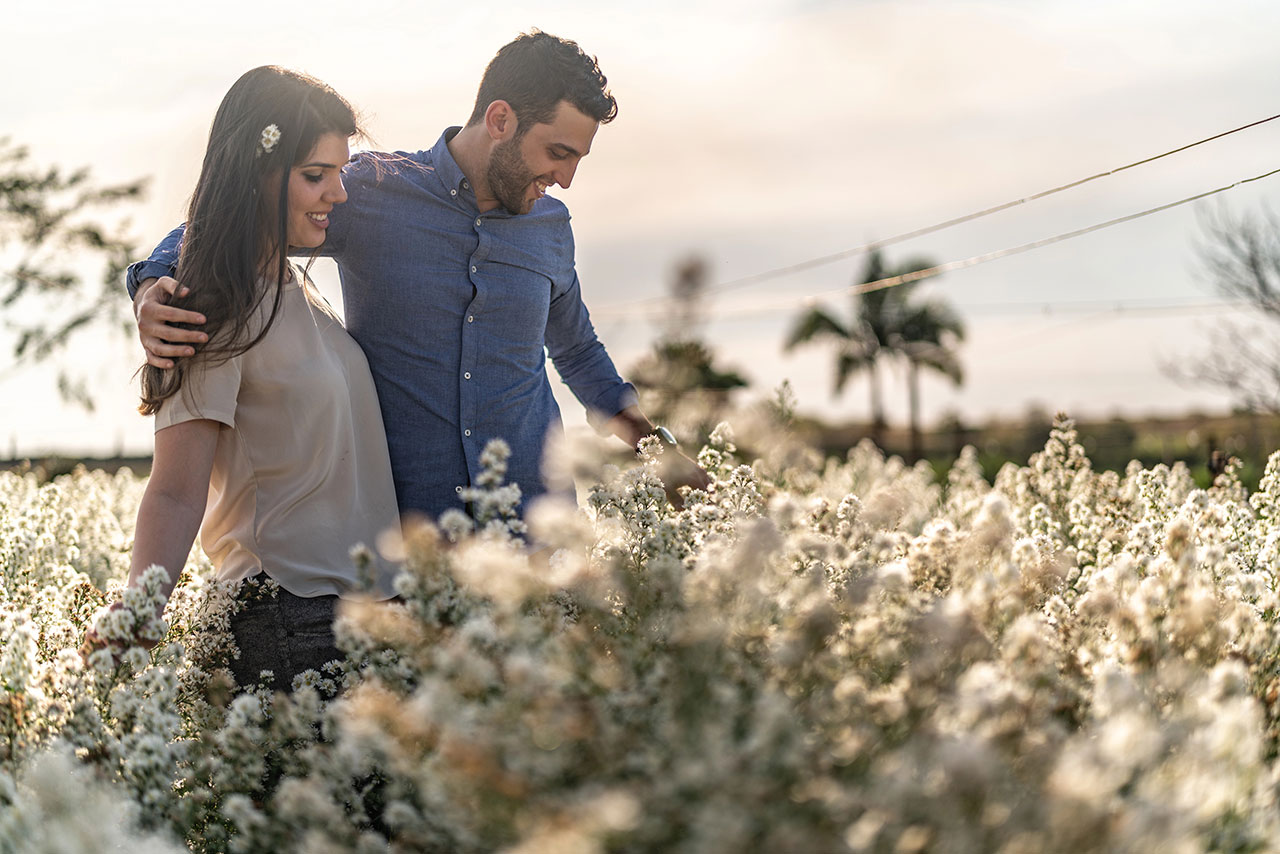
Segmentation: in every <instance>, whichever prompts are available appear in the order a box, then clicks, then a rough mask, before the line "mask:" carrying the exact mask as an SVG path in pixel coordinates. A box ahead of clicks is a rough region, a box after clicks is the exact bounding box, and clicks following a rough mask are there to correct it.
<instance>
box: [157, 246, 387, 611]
mask: <svg viewBox="0 0 1280 854" xmlns="http://www.w3.org/2000/svg"><path fill="white" fill-rule="evenodd" d="M271 302H272V299H271V295H268V297H267V298H266V299H265V300H264V303H265V304H264V306H263V307H262V308H261V309H260V311H259V314H258V317H257V318H256V322H257V323H258V324H260V323H261V322H262V320H263V319H265V317H266V316H267V314H268V313H269V312H270V308H271ZM256 328H257V329H261V325H258V326H257V327H256ZM252 329H253V325H252V324H251V330H252ZM197 419H209V420H212V421H217V422H219V423H220V424H221V425H222V427H221V429H220V430H219V431H218V445H217V449H216V451H215V453H214V460H213V473H212V476H211V477H210V479H209V502H208V505H207V507H206V509H205V514H204V520H203V522H202V524H201V527H200V540H201V544H202V545H203V546H204V550H205V553H206V554H208V555H209V558H210V559H211V560H212V561H213V564H214V566H215V567H217V577H218V579H219V580H228V581H230V580H237V579H241V578H247V577H249V576H252V575H254V574H256V573H257V572H258V571H259V570H263V571H265V572H266V574H267V575H269V576H271V578H273V579H275V580H276V581H277V582H279V584H280V586H281V587H283V588H284V589H286V590H288V591H289V592H290V593H293V594H294V595H297V596H322V595H326V594H337V595H338V596H350V595H352V594H353V593H356V592H358V591H359V589H360V587H359V579H358V577H357V570H356V567H355V561H354V560H353V558H352V554H351V553H352V549H353V548H354V547H355V546H357V545H364V546H367V547H368V548H369V550H370V551H371V552H372V553H373V554H374V564H373V566H372V567H371V570H372V576H373V579H374V589H373V591H372V592H371V595H372V596H374V598H378V599H386V598H390V597H391V596H393V595H394V593H395V591H394V589H393V587H392V580H393V577H394V574H395V569H396V568H395V566H394V564H393V563H392V562H391V561H390V560H389V559H388V557H387V555H385V554H384V553H385V552H387V551H388V550H390V549H394V548H396V547H397V546H395V545H394V544H395V543H398V540H399V534H400V522H399V515H398V513H397V509H396V496H395V487H394V485H393V482H392V479H391V462H390V459H389V458H388V456H387V439H386V434H385V432H384V431H383V426H382V413H381V410H380V409H379V407H378V397H377V393H376V392H375V390H374V387H373V378H372V376H371V375H370V374H369V365H368V363H367V362H366V361H365V357H364V353H363V352H362V351H361V350H360V347H359V345H358V344H356V342H355V341H354V340H353V339H352V338H351V336H350V335H348V334H347V331H346V329H344V328H343V326H342V323H341V321H340V320H339V319H338V317H337V315H335V314H334V312H333V310H332V309H331V308H330V307H329V305H328V303H326V302H325V301H324V298H323V297H321V296H320V295H319V294H318V293H317V292H316V290H315V285H314V284H312V283H311V282H310V280H308V279H306V278H305V276H304V275H303V274H302V273H301V271H298V270H295V271H294V278H293V280H292V281H291V282H289V283H286V284H285V286H284V292H283V294H282V295H281V303H280V309H279V313H278V314H277V315H276V318H275V322H274V323H272V325H271V328H270V329H269V330H268V331H267V334H266V336H265V337H263V339H262V340H261V341H259V342H258V343H257V344H256V345H254V346H253V347H251V348H250V349H249V350H248V351H247V352H245V353H242V354H241V355H239V356H236V357H234V358H232V359H229V360H227V361H225V362H221V363H218V364H204V363H200V364H198V365H197V366H196V367H195V368H194V369H193V370H192V371H191V372H189V373H188V375H187V376H186V378H185V379H184V381H183V385H182V389H181V390H180V391H179V392H178V393H177V394H176V395H174V396H173V397H170V398H169V399H168V400H166V401H165V402H164V403H163V405H162V406H161V408H160V411H159V412H158V413H156V419H155V429H156V432H159V431H161V430H164V429H165V428H167V427H171V426H173V425H175V424H181V423H182V422H184V421H192V420H197ZM389 544H391V545H389Z"/></svg>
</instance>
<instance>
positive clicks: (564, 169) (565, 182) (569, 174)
mask: <svg viewBox="0 0 1280 854" xmlns="http://www.w3.org/2000/svg"><path fill="white" fill-rule="evenodd" d="M577 171H578V163H577V161H574V162H573V163H570V164H568V165H565V166H561V167H560V168H559V169H557V170H556V183H557V184H559V185H560V186H561V187H564V188H565V189H566V190H567V189H569V185H570V184H572V183H573V176H574V173H576V172H577Z"/></svg>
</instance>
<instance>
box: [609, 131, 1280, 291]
mask: <svg viewBox="0 0 1280 854" xmlns="http://www.w3.org/2000/svg"><path fill="white" fill-rule="evenodd" d="M1276 119H1280V113H1278V114H1276V115H1274V116H1269V117H1268V118H1265V119H1259V120H1258V121H1256V122H1249V123H1248V124H1245V125H1240V127H1236V128H1232V129H1231V130H1226V131H1223V132H1221V133H1216V134H1214V135H1213V136H1207V137H1205V138H1204V139H1198V140H1196V141H1195V142H1189V143H1187V144H1186V145H1181V146H1178V147H1177V148H1173V149H1170V150H1169V151H1164V152H1161V153H1160V154H1155V155H1152V156H1151V157H1144V158H1143V159H1141V160H1135V161H1134V162H1132V163H1126V164H1125V165H1123V166H1118V167H1116V168H1115V169H1109V170H1107V171H1106V172H1099V173H1097V174H1095V175H1090V176H1088V177H1086V178H1079V179H1077V180H1075V181H1070V182H1068V183H1066V184H1060V185H1059V186H1057V187H1050V188H1049V189H1047V190H1041V191H1040V192H1038V193H1032V194H1031V195H1029V196H1024V197H1022V198H1020V199H1014V200H1013V201H1009V202H1004V203H1002V204H998V205H994V206H992V207H989V208H983V209H982V210H979V211H973V212H972V213H967V214H964V215H962V216H958V217H954V218H952V219H948V220H944V221H942V222H938V223H934V224H933V225H926V226H924V227H922V228H916V229H913V230H911V231H904V232H902V233H901V234H895V235H893V236H892V237H886V238H883V239H881V240H873V241H871V242H870V243H864V244H862V245H861V246H855V247H853V248H852V249H844V250H842V251H840V252H833V253H831V254H830V255H820V256H818V257H816V258H810V259H808V260H807V261H800V262H798V263H795V264H789V265H787V266H785V267H776V268H774V269H772V270H765V271H764V272H761V273H753V274H751V275H749V276H743V277H741V278H738V279H730V280H729V281H727V282H721V283H719V284H716V285H712V286H711V287H709V288H707V289H706V290H705V291H704V293H706V294H716V293H723V292H725V291H730V290H735V289H737V288H742V287H746V286H747V285H753V284H756V283H758V282H763V281H767V280H769V279H776V278H780V277H782V276H789V275H792V274H793V273H800V272H803V271H805V270H811V269H813V268H814V267H821V266H825V265H826V264H832V263H835V262H836V261H843V260H844V259H846V258H852V257H854V256H857V255H865V254H866V253H868V252H873V251H875V250H877V249H880V248H882V247H885V246H892V245H893V244H895V243H902V242H904V241H906V240H911V239H913V238H916V237H923V236H924V235H926V234H933V233H934V232H938V231H942V230H943V229H947V228H951V227H952V226H956V225H961V224H963V223H966V222H972V221H973V220H975V219H981V218H982V217H984V216H990V215H991V214H995V213H999V212H1000V211H1004V210H1008V209H1009V208H1013V207H1017V206H1018V205H1024V204H1026V203H1027V202H1034V201H1036V200H1037V199H1043V198H1045V197H1046V196H1052V195H1054V194H1056V193H1061V192H1065V191H1066V190H1072V189H1075V188H1076V187H1079V186H1082V185H1084V184H1088V183H1089V182H1091V181H1097V180H1098V179H1100V178H1106V177H1109V176H1111V175H1116V174H1119V173H1121V172H1124V171H1126V170H1128V169H1134V168H1136V167H1138V166H1145V165H1146V164H1148V163H1154V162H1155V161H1157V160H1162V159H1163V158H1165V157H1171V156H1173V155H1175V154H1180V153H1182V152H1184V151H1187V150H1188V149H1192V148H1195V147H1196V146H1199V145H1204V144H1206V143H1209V142H1214V141H1215V140H1219V139H1222V138H1223V137H1226V136H1230V135H1231V134H1233V133H1239V132H1241V131H1245V130H1249V129H1250V128H1255V127H1258V126H1259V125H1264V124H1266V123H1267V122H1273V121H1275V120H1276ZM1259 177H1266V176H1265V175H1264V176H1259ZM1250 180H1258V179H1257V178H1254V179H1250ZM1239 183H1245V182H1239ZM1232 186H1236V185H1234V184H1233V185H1232ZM1227 189H1230V188H1227ZM1207 195H1212V194H1207ZM1198 198H1203V197H1198ZM1175 204H1180V203H1175ZM1172 206H1173V205H1170V207H1172ZM1099 227H1100V228H1105V225H1104V226H1099ZM1064 239H1065V238H1064ZM669 299H670V298H669V297H665V296H657V297H648V298H645V299H639V300H632V301H631V302H628V303H620V304H618V305H615V306H608V308H622V307H624V306H636V305H644V304H647V303H665V302H667V301H668V300H669Z"/></svg>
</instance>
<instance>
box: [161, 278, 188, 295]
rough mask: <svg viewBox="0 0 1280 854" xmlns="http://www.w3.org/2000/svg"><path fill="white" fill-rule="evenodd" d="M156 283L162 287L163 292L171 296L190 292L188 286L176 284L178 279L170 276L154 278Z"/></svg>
mask: <svg viewBox="0 0 1280 854" xmlns="http://www.w3.org/2000/svg"><path fill="white" fill-rule="evenodd" d="M156 284H157V285H159V286H160V287H161V288H163V289H164V292H165V293H167V294H168V295H169V296H171V297H174V296H179V297H184V296H186V295H187V294H189V293H190V292H191V289H190V288H184V287H183V286H182V285H180V284H178V280H177V279H175V278H173V277H172V276H161V277H160V278H158V279H156Z"/></svg>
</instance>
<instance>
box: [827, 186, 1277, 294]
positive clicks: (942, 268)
mask: <svg viewBox="0 0 1280 854" xmlns="http://www.w3.org/2000/svg"><path fill="white" fill-rule="evenodd" d="M1276 174H1280V169H1272V170H1271V171H1270V172H1264V173H1263V174H1261V175H1254V176H1253V177H1252V178H1241V179H1240V180H1239V181H1236V182H1235V183H1234V184H1228V185H1226V186H1225V187H1218V188H1217V189H1214V190H1206V191H1205V192H1203V193H1196V194H1195V195H1194V196H1187V197H1186V198H1185V199H1178V201H1176V202H1169V203H1168V204H1164V205H1160V206H1158V207H1154V208H1148V209H1147V210H1145V211H1138V212H1137V213H1132V214H1128V215H1126V216H1121V217H1116V218H1115V219H1109V220H1107V221H1106V222H1100V223H1097V224H1095V225H1090V226H1086V227H1085V228H1077V229H1076V230H1075V231H1068V232H1064V233H1062V234H1055V235H1054V236H1052V237H1043V238H1041V239H1039V240H1033V241H1031V242H1030V243H1024V244H1022V245H1021V246H1013V247H1010V248H1008V249H998V250H996V251H995V252H988V253H986V254H984V255H974V256H973V257H971V258H964V259H962V260H959V261H948V262H947V263H945V264H938V265H937V266H934V267H926V268H925V269H923V270H916V271H914V272H911V273H904V274H903V275H901V276H889V277H887V278H884V279H877V280H876V281H874V282H864V283H863V284H860V285H853V286H852V287H849V288H840V289H839V290H847V291H848V292H849V293H851V294H867V293H871V292H872V291H879V290H884V289H885V288H893V287H897V286H898V285H905V284H907V283H909V282H917V281H919V280H920V279H924V278H927V277H929V276H936V275H938V274H940V273H947V272H950V271H951V270H961V269H964V268H965V267H973V266H976V265H978V264H985V263H986V262H987V261H994V260H996V259H997V258H1007V257H1008V256H1010V255H1019V254H1021V253H1023V252H1029V251H1031V250H1032V249H1040V248H1041V247H1044V246H1050V245H1052V244H1054V243H1061V242H1062V241H1064V240H1071V239H1072V238H1074V237H1081V236H1083V235H1086V234H1092V233H1093V232H1095V231H1101V230H1102V229H1104V228H1110V227H1111V226H1113V225H1120V224H1122V223H1126V222H1132V221H1133V220H1135V219H1141V218H1142V217H1144V216H1151V215H1152V214H1156V213H1160V212H1161V211H1167V210H1169V209H1171V208H1176V207H1179V206H1180V205H1186V204H1190V203H1191V202H1198V201H1200V200H1201V199H1207V198H1209V197H1210V196H1216V195H1217V194H1218V193H1225V192H1226V191H1227V190H1234V189H1235V188H1236V187H1239V186H1241V185H1243V184H1252V183H1253V182H1254V181H1261V180H1262V179H1263V178H1270V177H1271V176H1272V175H1276Z"/></svg>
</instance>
